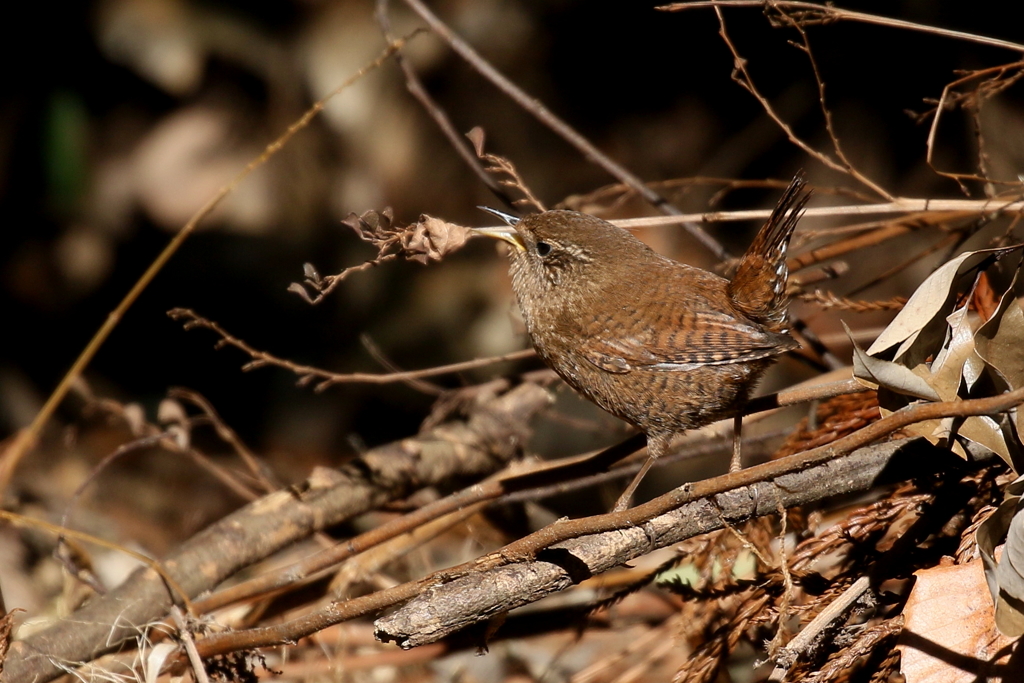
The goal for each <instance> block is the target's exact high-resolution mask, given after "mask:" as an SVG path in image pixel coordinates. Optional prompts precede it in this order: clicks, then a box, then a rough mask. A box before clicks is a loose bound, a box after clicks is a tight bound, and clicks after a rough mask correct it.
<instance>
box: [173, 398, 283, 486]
mask: <svg viewBox="0 0 1024 683" xmlns="http://www.w3.org/2000/svg"><path fill="white" fill-rule="evenodd" d="M167 395H168V396H170V397H171V398H179V399H182V400H185V401H188V402H189V403H191V404H193V405H194V406H196V407H197V408H199V409H200V410H201V411H203V413H205V415H206V417H207V418H208V419H209V420H210V424H212V425H213V429H214V431H215V432H217V436H219V437H220V438H221V439H223V440H224V441H225V442H227V443H228V444H230V445H231V447H232V448H233V449H234V450H235V453H237V454H238V457H240V458H241V459H242V462H244V463H245V465H246V467H248V468H249V471H250V472H251V473H252V476H253V477H255V478H256V480H257V481H259V482H260V484H262V485H263V490H264V491H265V492H267V493H270V492H271V491H274V490H275V489H277V487H278V484H277V483H276V482H274V481H272V480H271V479H270V477H269V476H268V475H267V468H266V467H264V466H263V464H262V463H261V462H260V460H259V458H257V457H256V454H255V453H253V452H252V451H251V450H250V449H249V447H248V446H246V445H245V443H244V442H243V441H242V439H241V438H240V437H239V436H238V434H237V433H236V432H235V430H234V429H232V428H231V427H229V426H228V425H227V423H226V422H224V420H222V419H221V417H220V415H219V414H218V413H217V411H216V410H215V409H214V407H213V405H212V404H211V403H210V402H209V401H207V400H206V397H204V396H203V395H201V394H200V393H199V392H196V391H192V390H191V389H185V388H183V387H173V388H171V389H170V390H169V391H168V392H167Z"/></svg>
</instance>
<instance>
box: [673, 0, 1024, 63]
mask: <svg viewBox="0 0 1024 683" xmlns="http://www.w3.org/2000/svg"><path fill="white" fill-rule="evenodd" d="M771 4H772V5H773V6H775V7H785V8H787V9H800V10H807V11H808V12H809V13H812V14H817V15H818V16H819V17H820V19H819V22H822V23H824V22H827V21H836V20H840V21H857V22H860V23H863V24H874V25H876V26H887V27H889V28H898V29H904V30H907V31H920V32H922V33H930V34H932V35H936V36H942V37H944V38H953V39H955V40H965V41H968V42H971V43H978V44H980V45H989V46H992V47H1001V48H1005V49H1007V50H1013V51H1014V52H1024V45H1022V44H1021V43H1014V42H1011V41H1009V40H1000V39H999V38H989V37H988V36H979V35H978V34H976V33H967V32H966V31H953V30H951V29H946V28H938V27H936V26H928V25H927V24H918V23H915V22H913V21H904V20H903V19H892V18H890V17H883V16H879V15H876V14H867V13H865V12H854V11H851V10H847V9H840V8H838V7H833V6H831V5H819V4H816V3H813V2H796V1H791V0H772V3H771ZM764 6H765V2H764V0H698V1H696V2H677V3H673V4H671V5H663V6H661V7H659V8H658V9H660V10H663V11H667V12H678V11H682V10H689V9H699V8H704V7H715V8H718V7H754V8H758V9H763V8H764ZM801 21H803V22H804V23H805V24H806V23H808V18H806V17H802V18H801Z"/></svg>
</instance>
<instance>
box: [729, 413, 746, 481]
mask: <svg viewBox="0 0 1024 683" xmlns="http://www.w3.org/2000/svg"><path fill="white" fill-rule="evenodd" d="M742 446H743V414H742V413H740V414H737V415H736V417H734V418H733V419H732V461H731V462H730V463H729V471H730V472H737V471H739V470H741V469H743V455H742V453H741V451H742Z"/></svg>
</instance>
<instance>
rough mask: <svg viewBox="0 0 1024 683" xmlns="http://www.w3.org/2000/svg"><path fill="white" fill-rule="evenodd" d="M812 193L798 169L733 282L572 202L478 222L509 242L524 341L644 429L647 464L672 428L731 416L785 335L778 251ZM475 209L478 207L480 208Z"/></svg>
mask: <svg viewBox="0 0 1024 683" xmlns="http://www.w3.org/2000/svg"><path fill="white" fill-rule="evenodd" d="M808 197H809V192H808V191H807V189H806V186H805V183H804V181H803V179H802V178H800V177H797V178H795V179H794V180H793V182H792V183H791V184H790V185H789V187H788V188H787V189H786V191H785V193H784V194H783V195H782V198H781V200H780V201H779V204H778V206H777V207H776V208H775V210H774V211H773V212H772V214H771V216H770V217H769V219H768V221H767V222H766V223H765V225H764V227H762V228H761V230H760V232H758V234H757V236H756V237H755V238H754V241H753V243H752V244H751V245H750V248H749V249H748V250H747V252H746V254H744V256H743V258H742V259H741V260H740V262H739V266H738V267H737V269H736V274H735V275H734V276H733V278H732V280H731V281H730V280H726V279H725V278H722V277H719V276H718V275H715V274H714V273H709V272H707V271H706V270H702V269H700V268H695V267H693V266H688V265H686V264H683V263H678V262H676V261H673V260H671V259H669V258H666V257H664V256H660V255H659V254H657V253H655V252H654V251H653V250H652V249H651V248H650V247H648V246H647V245H646V244H644V243H643V242H641V241H640V240H638V239H637V238H636V237H634V236H633V235H631V234H630V233H628V232H626V231H625V230H623V229H622V228H618V227H616V226H614V225H612V224H611V223H608V222H607V221H603V220H601V219H600V218H595V217H594V216H588V215H585V214H582V213H577V212H575V211H545V212H543V213H539V214H533V215H528V216H525V217H524V218H522V219H517V218H515V217H514V216H509V215H507V214H503V213H501V212H499V211H494V210H493V209H486V210H488V211H490V212H491V213H493V214H495V215H497V216H498V217H500V218H502V219H503V220H504V221H505V222H506V223H507V224H508V225H509V227H508V228H483V229H478V230H477V232H478V233H480V234H484V235H487V236H488V237H493V238H497V239H502V240H504V241H506V242H508V243H509V244H511V245H512V247H513V248H512V249H511V250H510V260H511V263H510V272H511V275H512V288H513V289H514V290H515V293H516V298H517V299H518V300H519V308H520V309H521V310H522V314H523V319H524V320H525V322H526V329H527V332H528V333H529V335H530V341H531V342H532V343H533V346H534V348H535V349H536V350H537V353H538V354H539V355H540V357H541V358H542V359H543V360H544V362H545V363H547V365H548V366H550V367H551V368H552V369H553V370H554V371H555V372H557V373H558V374H559V375H560V376H561V377H562V379H564V380H565V381H566V383H567V384H568V385H569V386H571V387H572V388H573V389H575V390H576V391H578V392H579V393H581V394H583V396H585V397H586V398H588V399H590V400H591V401H593V402H594V403H596V404H597V405H599V406H600V407H601V408H603V409H605V410H606V411H608V412H609V413H611V414H612V415H616V416H617V417H620V418H622V419H623V420H625V421H627V422H630V423H632V424H633V425H636V426H637V427H638V428H639V429H641V430H642V431H643V432H644V433H645V434H646V435H647V450H648V453H649V456H650V457H649V458H648V461H647V463H646V464H645V466H644V468H643V469H642V470H641V472H640V473H639V474H638V475H637V477H636V478H635V479H634V480H633V483H632V484H630V486H629V488H628V489H627V490H626V492H625V493H624V494H623V496H622V497H621V498H620V499H619V503H617V504H616V510H619V509H623V508H625V507H627V506H628V505H629V501H630V499H631V498H632V494H633V491H634V490H635V489H636V486H637V485H638V484H639V482H640V479H642V478H643V475H644V474H645V473H646V472H647V470H648V469H649V468H650V466H651V465H652V464H653V462H654V461H655V460H656V459H657V458H658V457H659V456H661V455H663V454H665V453H666V451H667V449H668V446H669V443H670V441H671V439H672V437H673V436H675V435H676V434H679V433H681V432H683V431H685V430H687V429H694V428H697V427H702V426H704V425H706V424H709V423H711V422H713V421H716V420H720V419H723V418H727V417H731V416H734V415H736V414H737V413H738V411H739V410H740V408H742V406H743V405H744V403H745V402H746V401H747V399H748V397H749V395H750V392H751V391H752V390H753V389H754V386H755V385H756V383H757V380H758V379H759V378H760V376H761V375H762V373H763V372H764V371H765V369H767V368H768V366H769V365H771V363H772V362H773V361H774V360H775V358H776V357H777V356H778V355H779V354H781V353H784V352H786V351H789V350H791V349H794V348H796V347H797V346H798V344H797V342H796V341H795V340H794V339H793V338H792V337H790V336H789V335H788V334H787V328H786V309H787V306H788V303H789V301H788V297H787V294H786V281H787V278H788V276H789V271H788V269H787V268H786V251H787V248H788V245H789V238H790V236H791V235H792V234H793V229H794V228H795V227H796V224H797V222H798V221H799V219H800V216H801V212H802V209H803V207H804V205H805V204H806V202H807V199H808ZM481 208H484V207H481Z"/></svg>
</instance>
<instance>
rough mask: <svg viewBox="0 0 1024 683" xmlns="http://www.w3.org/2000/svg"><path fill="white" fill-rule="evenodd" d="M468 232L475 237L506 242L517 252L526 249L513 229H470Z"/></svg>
mask: <svg viewBox="0 0 1024 683" xmlns="http://www.w3.org/2000/svg"><path fill="white" fill-rule="evenodd" d="M470 230H472V231H473V232H474V233H476V234H477V235H483V236H484V237H490V238H491V239H496V240H503V241H505V242H508V243H509V244H511V245H512V246H513V247H515V248H516V249H518V250H519V251H526V247H525V246H524V245H523V241H522V240H521V239H520V238H519V233H517V232H516V229H515V228H470Z"/></svg>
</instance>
